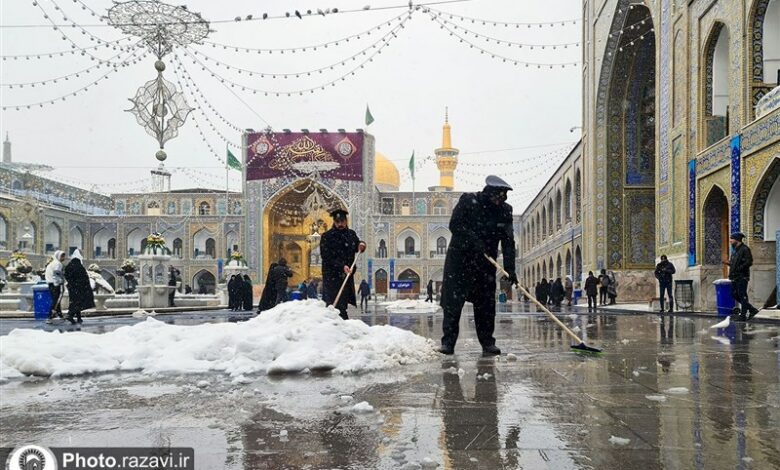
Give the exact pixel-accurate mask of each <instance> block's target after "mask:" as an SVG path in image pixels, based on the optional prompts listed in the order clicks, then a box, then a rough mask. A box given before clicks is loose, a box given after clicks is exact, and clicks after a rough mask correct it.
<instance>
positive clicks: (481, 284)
mask: <svg viewBox="0 0 780 470" xmlns="http://www.w3.org/2000/svg"><path fill="white" fill-rule="evenodd" d="M485 183H486V185H485V188H484V189H483V190H482V191H480V192H478V193H471V194H469V193H467V194H464V195H462V196H461V197H460V201H458V204H457V205H456V206H455V209H453V211H452V217H451V218H450V232H452V241H451V242H450V247H449V249H448V250H447V257H446V258H445V260H444V279H443V287H442V292H441V306H442V309H443V310H444V321H443V324H442V330H443V336H442V338H441V348H440V349H439V352H441V353H442V354H453V353H454V351H455V342H456V341H457V340H458V333H459V327H458V324H459V322H460V314H461V311H462V310H463V304H464V303H465V302H467V301H468V302H471V303H473V304H474V323H475V325H476V327H477V338H479V342H480V344H481V345H482V351H483V352H484V353H485V354H501V350H500V349H498V348H497V347H496V339H495V338H494V337H493V330H494V329H495V319H496V268H495V267H494V266H492V265H491V264H490V262H489V261H488V260H487V259H486V258H485V255H486V254H487V255H488V256H490V257H491V258H493V259H495V258H496V255H497V254H498V244H499V243H500V244H501V252H502V254H503V259H504V270H505V271H506V272H507V273H508V274H509V278H508V281H509V282H510V283H511V284H517V275H516V274H515V238H514V230H513V227H512V206H510V205H509V204H507V203H506V202H505V201H506V193H507V191H511V190H512V187H511V186H509V184H508V183H507V182H506V181H504V180H502V179H501V178H499V177H497V176H488V177H487V180H486V181H485Z"/></svg>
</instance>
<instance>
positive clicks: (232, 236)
mask: <svg viewBox="0 0 780 470" xmlns="http://www.w3.org/2000/svg"><path fill="white" fill-rule="evenodd" d="M234 251H239V250H238V235H237V234H236V232H234V231H232V230H231V231H230V232H228V233H226V234H225V253H226V257H227V258H230V254H231V253H233V252H234Z"/></svg>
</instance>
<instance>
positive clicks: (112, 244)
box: [106, 238, 116, 259]
mask: <svg viewBox="0 0 780 470" xmlns="http://www.w3.org/2000/svg"><path fill="white" fill-rule="evenodd" d="M106 246H108V257H109V258H111V259H114V258H116V238H109V239H108V243H107V244H106Z"/></svg>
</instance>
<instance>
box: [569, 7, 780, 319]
mask: <svg viewBox="0 0 780 470" xmlns="http://www.w3.org/2000/svg"><path fill="white" fill-rule="evenodd" d="M777 1H778V0H774V2H772V1H768V0H746V1H740V0H694V1H690V2H673V1H672V0H656V1H645V2H631V1H628V0H586V1H584V2H583V15H584V22H583V34H584V40H583V43H584V44H585V45H586V47H584V48H583V77H584V80H583V103H584V109H583V123H584V124H583V185H584V188H583V190H584V199H583V215H584V221H583V233H584V239H583V258H584V261H583V262H584V269H585V270H586V271H587V270H589V269H593V270H596V269H600V268H602V267H605V268H607V269H613V270H615V271H616V272H617V273H618V277H621V275H622V276H623V278H624V279H626V280H628V282H624V283H622V286H623V290H624V292H626V293H628V298H633V299H635V300H647V299H648V298H649V297H651V296H653V295H654V286H655V281H654V279H653V277H652V266H653V264H654V263H655V262H656V260H657V258H658V257H659V256H660V254H662V253H663V254H666V255H668V256H669V259H670V260H671V261H672V262H674V263H675V265H676V266H677V272H678V276H677V278H678V279H684V278H688V279H693V280H694V291H695V294H696V297H697V307H700V308H711V307H712V305H713V302H714V295H713V292H712V285H711V282H712V281H713V280H714V279H716V278H718V277H720V276H722V274H723V269H722V266H721V265H720V263H719V259H718V258H719V257H720V255H719V250H718V248H719V247H720V248H723V244H724V243H727V240H724V239H723V237H722V232H721V231H723V232H724V233H725V232H730V231H735V230H741V231H743V232H745V233H746V234H747V235H748V241H747V242H748V243H749V244H750V245H751V247H752V248H753V252H754V255H755V258H756V263H755V266H754V269H753V272H754V276H753V281H752V282H751V290H752V292H751V293H752V295H753V296H754V298H756V299H758V300H757V303H761V304H763V302H764V300H765V299H767V298H768V297H769V294H770V292H771V291H772V289H773V288H774V286H775V281H774V280H775V271H776V265H775V261H774V260H775V252H776V248H775V241H773V240H772V241H765V240H764V238H765V235H766V234H765V233H764V232H765V231H764V228H763V223H764V222H763V220H764V214H765V213H766V211H767V210H773V208H772V207H768V206H767V198H768V197H769V194H770V192H771V190H772V188H773V185H775V184H776V182H777V179H778V173H780V169H778V166H780V165H778V163H777V162H778V159H780V110H777V109H775V110H774V111H771V112H769V113H768V114H767V115H765V116H763V117H761V118H760V119H755V111H754V109H755V105H756V104H757V103H758V100H759V99H760V98H761V97H762V96H764V95H765V94H766V93H767V92H768V91H770V90H771V89H772V88H774V87H776V86H777V83H775V82H774V80H776V79H774V78H771V80H772V81H770V82H769V83H766V82H765V81H764V80H765V78H766V77H767V76H769V77H772V76H773V74H772V73H771V71H768V72H769V73H767V74H765V73H764V72H765V70H764V66H765V58H764V57H763V56H762V54H763V51H764V49H765V47H766V44H765V42H764V41H765V38H767V37H776V34H777V32H776V31H774V30H767V28H777V27H778V26H777V25H778V24H779V23H780V20H767V16H772V15H778V13H777V12H779V11H780V6H778V5H775V4H774V3H777ZM745 38H747V39H745ZM720 41H726V42H720ZM769 64H770V65H771V64H772V63H769ZM773 64H776V62H774V63H773ZM651 65H652V71H651V69H650V66H651ZM771 66H772V67H776V65H771ZM775 73H776V72H775ZM642 84H652V86H653V88H654V101H655V105H654V109H652V112H651V111H650V108H651V107H650V105H649V103H645V104H643V103H642V100H643V99H645V98H647V96H648V94H647V93H637V92H636V91H635V90H636V89H637V88H641V87H642ZM638 109H641V110H646V111H647V114H646V116H647V117H652V122H653V126H654V129H652V127H650V126H644V124H646V122H647V121H643V118H642V115H641V114H640V113H638V112H637V111H636V110H638ZM637 129H640V130H641V129H648V130H650V131H652V132H653V133H654V134H655V135H654V139H653V142H654V143H655V148H654V149H652V155H654V158H653V160H654V163H653V164H650V165H648V164H646V163H644V162H645V160H644V159H643V157H644V156H645V155H649V154H650V153H643V151H642V146H641V145H642V143H643V139H642V138H641V137H639V138H638V137H637V134H636V130H637ZM637 145H638V146H637ZM646 148H647V149H648V150H649V147H646ZM648 166H651V167H653V170H652V171H653V173H654V179H653V180H649V181H648V180H644V179H642V178H641V177H639V178H637V177H636V175H634V174H632V173H635V172H636V170H637V169H638V168H639V169H645V168H648ZM634 183H637V184H634ZM713 191H716V192H717V191H720V192H722V193H723V198H719V199H717V202H713V201H714V200H713V199H712V198H710V196H711V195H713V194H715V193H713ZM718 194H719V193H718ZM707 201H709V202H710V203H711V204H709V205H706V204H705V202H707ZM720 204H726V206H727V207H725V208H724V207H720V206H719V205H720ZM705 205H706V207H705ZM776 210H778V211H780V207H778V208H777V209H776ZM716 216H717V217H726V220H721V219H719V218H716ZM716 226H717V227H719V230H718V231H717V233H715V232H713V230H714V227H716ZM697 228H698V229H697ZM726 238H727V237H726ZM726 252H727V251H726ZM716 261H718V263H715V262H716ZM623 298H624V299H625V298H626V296H624V297H623Z"/></svg>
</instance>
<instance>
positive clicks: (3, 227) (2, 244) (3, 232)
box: [0, 215, 8, 250]
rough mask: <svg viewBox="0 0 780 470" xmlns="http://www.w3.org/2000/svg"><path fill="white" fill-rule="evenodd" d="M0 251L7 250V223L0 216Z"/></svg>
mask: <svg viewBox="0 0 780 470" xmlns="http://www.w3.org/2000/svg"><path fill="white" fill-rule="evenodd" d="M0 249H3V250H7V249H8V221H6V220H5V217H3V216H2V215H0Z"/></svg>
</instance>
